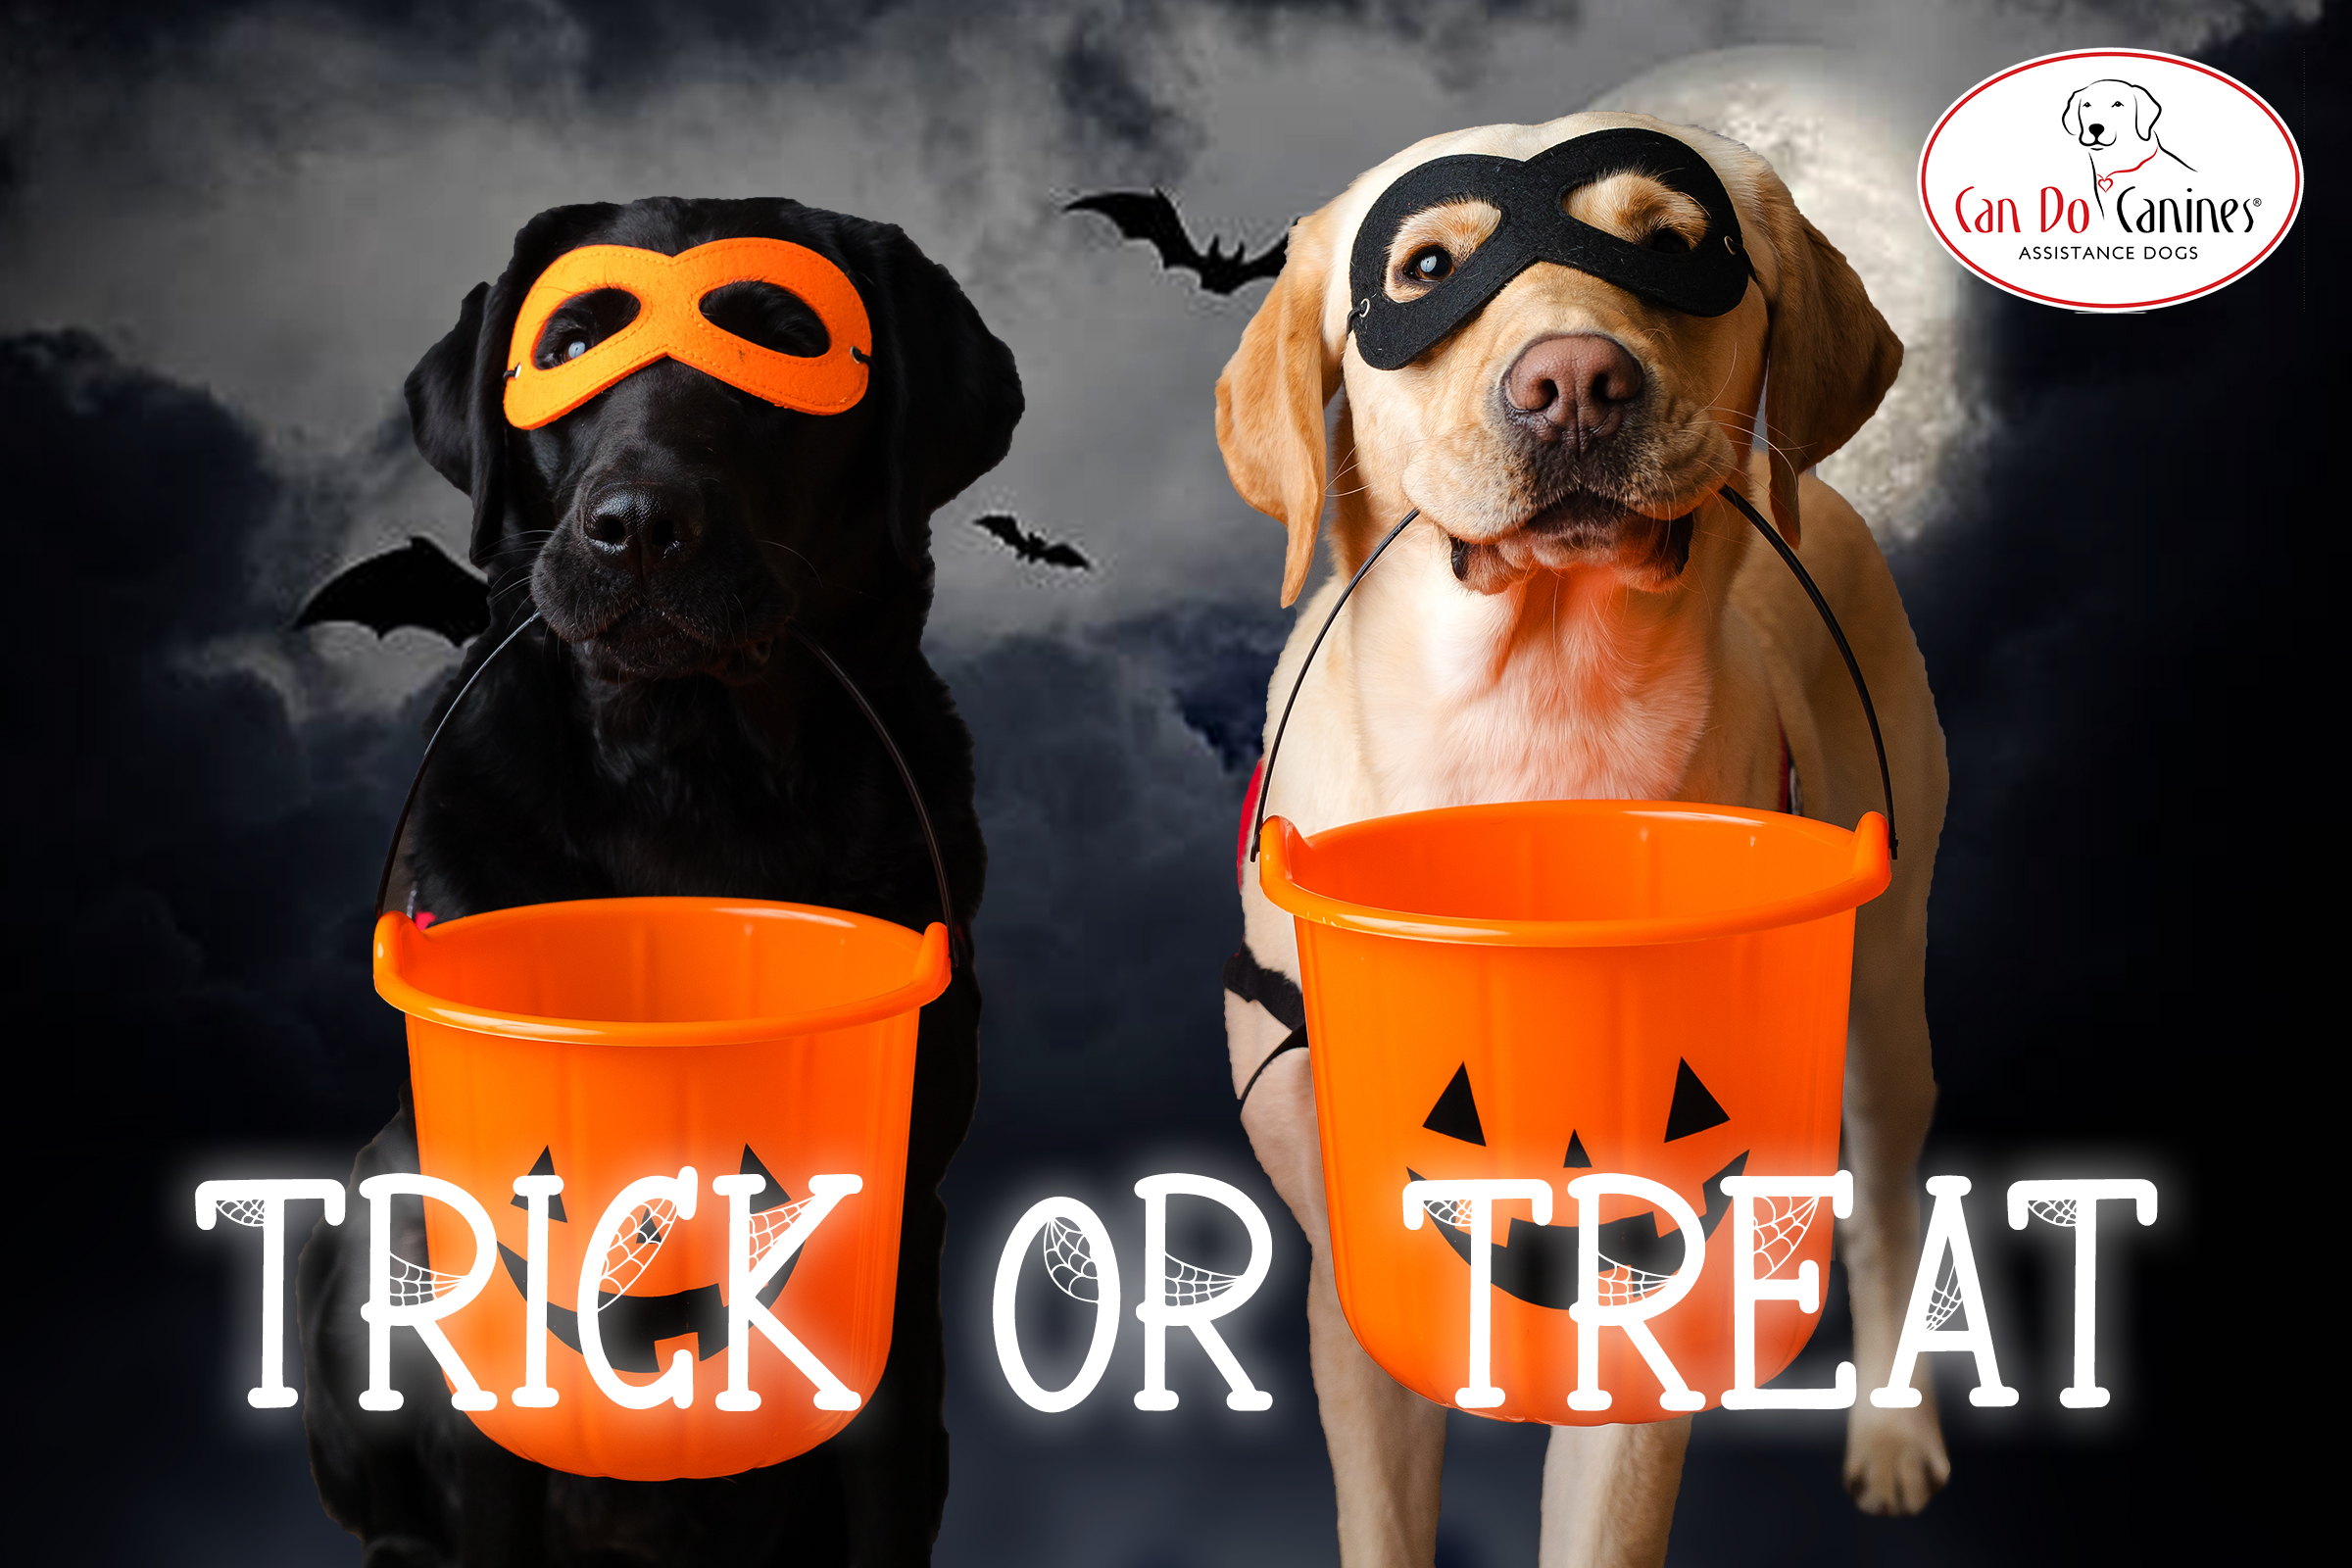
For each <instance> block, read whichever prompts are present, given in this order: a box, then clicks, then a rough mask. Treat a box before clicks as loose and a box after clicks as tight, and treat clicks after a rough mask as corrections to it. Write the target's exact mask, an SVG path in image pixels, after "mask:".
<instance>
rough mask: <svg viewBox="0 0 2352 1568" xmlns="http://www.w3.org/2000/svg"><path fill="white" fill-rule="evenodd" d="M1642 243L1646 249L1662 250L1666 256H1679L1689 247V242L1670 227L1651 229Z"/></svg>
mask: <svg viewBox="0 0 2352 1568" xmlns="http://www.w3.org/2000/svg"><path fill="white" fill-rule="evenodd" d="M1642 245H1643V246H1644V247H1645V248H1646V249H1649V250H1653V251H1659V252H1663V253H1664V254H1665V255H1668V256H1681V255H1683V254H1684V253H1685V252H1687V251H1689V250H1690V249H1691V242H1690V241H1689V240H1688V239H1685V238H1684V237H1683V236H1682V234H1681V233H1679V232H1677V231H1676V230H1674V229H1671V228H1655V229H1652V230H1650V234H1649V238H1647V239H1645V240H1643V241H1642Z"/></svg>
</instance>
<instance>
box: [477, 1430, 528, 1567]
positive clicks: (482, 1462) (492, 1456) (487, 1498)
mask: <svg viewBox="0 0 2352 1568" xmlns="http://www.w3.org/2000/svg"><path fill="white" fill-rule="evenodd" d="M456 1427H457V1442H458V1498H459V1502H458V1562H459V1563H460V1565H461V1568H538V1564H540V1563H542V1562H544V1561H546V1559H547V1547H546V1544H547V1467H546V1466H545V1465H539V1464H533V1463H532V1462H531V1461H530V1460H528V1459H524V1458H519V1457H517V1456H516V1455H515V1454H512V1453H509V1452H508V1451H507V1450H506V1449H504V1448H502V1447H500V1446H498V1445H497V1444H495V1443H493V1442H491V1441H490V1440H489V1439H488V1438H486V1437H484V1436H483V1435H482V1432H481V1429H480V1428H479V1427H476V1426H475V1425H474V1424H473V1423H472V1422H470V1421H459V1422H458V1423H456Z"/></svg>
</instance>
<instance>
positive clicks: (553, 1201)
mask: <svg viewBox="0 0 2352 1568" xmlns="http://www.w3.org/2000/svg"><path fill="white" fill-rule="evenodd" d="M555 1173H556V1152H555V1150H553V1149H551V1148H548V1147H545V1146H542V1147H541V1148H540V1151H539V1157H538V1159H537V1160H535V1161H534V1162H533V1163H532V1165H531V1169H530V1174H532V1175H533V1176H553V1175H554V1174H555ZM508 1201H509V1202H511V1203H513V1204H514V1205H515V1207H516V1208H528V1207H530V1206H531V1205H530V1204H528V1203H526V1202H524V1201H522V1195H521V1194H520V1193H516V1194H515V1196H514V1197H513V1198H511V1199H509V1200H508ZM547 1217H548V1218H549V1219H563V1218H564V1195H563V1194H562V1193H550V1194H548V1195H547ZM565 1223H566V1224H568V1223H570V1222H569V1221H567V1220H566V1221H565Z"/></svg>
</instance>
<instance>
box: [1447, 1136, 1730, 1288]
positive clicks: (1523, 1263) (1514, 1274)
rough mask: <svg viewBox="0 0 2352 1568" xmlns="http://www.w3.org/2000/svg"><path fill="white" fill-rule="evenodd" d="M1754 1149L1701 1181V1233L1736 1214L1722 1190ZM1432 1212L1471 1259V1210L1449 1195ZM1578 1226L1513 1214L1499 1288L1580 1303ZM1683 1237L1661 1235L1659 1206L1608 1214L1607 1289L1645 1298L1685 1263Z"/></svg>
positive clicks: (1498, 1258)
mask: <svg viewBox="0 0 2352 1568" xmlns="http://www.w3.org/2000/svg"><path fill="white" fill-rule="evenodd" d="M1747 1156H1748V1151H1746V1150H1741V1151H1740V1152H1739V1153H1738V1154H1736V1155H1734V1156H1733V1158H1732V1160H1731V1162H1730V1163H1729V1164H1727V1165H1725V1166H1724V1167H1723V1169H1721V1170H1719V1171H1717V1172H1716V1173H1715V1174H1714V1175H1712V1176H1710V1177H1708V1178H1707V1179H1706V1181H1705V1182H1704V1183H1702V1184H1701V1190H1702V1191H1703V1192H1704V1193H1705V1194H1706V1200H1707V1206H1706V1209H1705V1211H1704V1212H1703V1213H1702V1214H1701V1215H1700V1216H1699V1230H1700V1233H1701V1240H1702V1241H1703V1240H1704V1239H1705V1238H1707V1237H1711V1236H1713V1235H1714V1234H1715V1227H1716V1226H1718V1225H1720V1224H1721V1223H1723V1216H1724V1215H1726V1214H1728V1213H1730V1212H1731V1209H1732V1201H1731V1198H1730V1197H1729V1195H1727V1194H1726V1193H1725V1192H1724V1191H1723V1178H1724V1177H1726V1176H1737V1175H1739V1174H1740V1172H1742V1171H1744V1170H1745V1169H1746V1168H1747ZM1405 1177H1406V1179H1407V1180H1410V1181H1416V1182H1417V1181H1420V1180H1422V1179H1423V1178H1422V1176H1421V1174H1420V1172H1418V1171H1416V1170H1414V1169H1413V1168H1412V1167H1411V1166H1409V1165H1408V1166H1406V1167H1405ZM1422 1206H1423V1207H1424V1208H1426V1209H1428V1210H1429V1215H1430V1218H1432V1219H1434V1220H1436V1221H1437V1222H1438V1223H1437V1224H1436V1225H1435V1226H1433V1227H1432V1229H1434V1230H1436V1231H1437V1233H1438V1234H1439V1235H1440V1236H1443V1237H1444V1238H1446V1246H1448V1247H1450V1248H1452V1249H1453V1250H1454V1255H1456V1256H1457V1257H1459V1258H1461V1260H1462V1261H1463V1262H1465V1263H1467V1262H1468V1261H1469V1260H1470V1237H1469V1234H1468V1232H1467V1231H1465V1230H1464V1229H1463V1228H1462V1224H1463V1223H1464V1222H1466V1220H1467V1218H1468V1216H1467V1214H1465V1213H1462V1212H1461V1211H1460V1209H1459V1208H1457V1205H1455V1204H1452V1203H1445V1202H1433V1203H1424V1204H1423V1205H1422ZM1577 1230H1578V1228H1577V1227H1576V1226H1574V1225H1538V1224H1537V1223H1536V1222H1535V1221H1533V1220H1529V1219H1517V1218H1514V1219H1513V1220H1512V1221H1511V1225H1510V1230H1509V1232H1508V1233H1507V1236H1506V1238H1505V1240H1504V1241H1503V1242H1502V1243H1501V1244H1499V1245H1497V1246H1495V1247H1493V1248H1492V1249H1491V1250H1489V1253H1488V1257H1489V1261H1490V1263H1491V1265H1492V1267H1493V1269H1494V1276H1493V1278H1494V1283H1495V1289H1496V1290H1498V1291H1501V1292H1503V1293H1504V1294H1505V1295H1507V1296H1512V1297H1515V1298H1517V1299H1520V1300H1522V1301H1525V1302H1527V1303H1528V1304H1529V1305H1530V1306H1546V1307H1551V1308H1554V1309H1556V1310H1558V1311H1563V1312H1564V1311H1566V1310H1567V1309H1568V1308H1569V1307H1571V1306H1573V1305H1575V1304H1576V1294H1577V1278H1576V1271H1577V1258H1576V1251H1577V1242H1578V1240H1579V1238H1578V1234H1577ZM1683 1246H1684V1243H1683V1237H1682V1233H1681V1232H1680V1231H1679V1230H1676V1231H1668V1232H1666V1233H1665V1234H1664V1235H1660V1234H1659V1231H1658V1216H1657V1212H1656V1210H1654V1209H1653V1210H1650V1211H1649V1212H1647V1213H1642V1214H1631V1215H1628V1216H1627V1217H1626V1218H1624V1219H1615V1220H1609V1221H1607V1222H1606V1223H1604V1224H1603V1225H1602V1226H1601V1227H1600V1261H1601V1270H1600V1274H1601V1286H1602V1290H1603V1292H1604V1294H1606V1295H1607V1296H1608V1297H1609V1298H1610V1299H1614V1300H1639V1299H1642V1297H1644V1296H1647V1295H1649V1294H1650V1292H1652V1291H1654V1290H1656V1289H1658V1288H1659V1287H1660V1286H1662V1285H1664V1284H1665V1283H1666V1281H1667V1280H1668V1279H1669V1278H1671V1277H1672V1275H1673V1274H1674V1271H1675V1270H1676V1269H1677V1268H1679V1267H1681V1266H1682V1261H1683Z"/></svg>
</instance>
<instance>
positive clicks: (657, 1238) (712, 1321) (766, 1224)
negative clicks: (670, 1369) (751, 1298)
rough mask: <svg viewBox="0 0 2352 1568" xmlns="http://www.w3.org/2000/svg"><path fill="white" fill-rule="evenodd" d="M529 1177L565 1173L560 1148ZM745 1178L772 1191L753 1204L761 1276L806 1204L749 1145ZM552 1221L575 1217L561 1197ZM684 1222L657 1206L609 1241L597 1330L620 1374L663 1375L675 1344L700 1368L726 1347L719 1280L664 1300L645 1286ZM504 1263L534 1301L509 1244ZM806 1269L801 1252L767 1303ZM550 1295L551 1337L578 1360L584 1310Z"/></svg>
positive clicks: (767, 1288) (526, 1272)
mask: <svg viewBox="0 0 2352 1568" xmlns="http://www.w3.org/2000/svg"><path fill="white" fill-rule="evenodd" d="M530 1174H531V1175H533V1176H552V1175H557V1174H560V1173H559V1172H558V1171H557V1170H556V1161H555V1151H554V1150H553V1149H543V1150H541V1151H540V1152H539V1160H538V1163H536V1164H534V1165H533V1166H532V1167H531V1169H530ZM741 1174H743V1175H746V1176H755V1175H756V1176H759V1177H760V1178H762V1179H763V1180H764V1181H765V1182H766V1184H767V1185H766V1186H765V1187H764V1188H763V1189H761V1190H760V1192H759V1193H758V1194H757V1195H755V1196H754V1197H753V1198H752V1200H751V1213H752V1247H751V1261H752V1266H753V1267H754V1268H755V1269H757V1268H758V1267H759V1265H760V1259H761V1258H762V1257H763V1256H764V1255H765V1253H766V1250H767V1249H768V1248H770V1247H773V1246H775V1245H776V1243H777V1242H778V1241H779V1240H780V1239H781V1237H782V1235H783V1230H784V1226H785V1225H786V1224H788V1223H789V1222H790V1219H791V1217H792V1215H793V1213H794V1211H795V1210H796V1209H798V1208H799V1207H800V1204H799V1202H797V1201H795V1200H794V1197H793V1193H792V1190H791V1189H790V1188H789V1187H786V1186H785V1185H784V1184H783V1183H782V1182H779V1181H778V1180H776V1178H775V1175H774V1173H773V1172H771V1171H770V1170H769V1169H768V1168H767V1166H766V1164H765V1163H764V1162H763V1161H762V1160H761V1159H760V1156H759V1155H758V1154H757V1153H755V1152H753V1151H752V1146H751V1145H749V1144H746V1145H744V1146H743V1166H742V1171H741ZM802 1196H803V1197H804V1198H805V1197H806V1196H807V1195H806V1194H805V1193H804V1194H803V1195H802ZM512 1206H513V1207H515V1208H519V1209H523V1210H524V1211H525V1212H528V1210H529V1206H530V1205H529V1204H527V1203H526V1202H524V1201H523V1200H522V1199H521V1198H520V1197H519V1196H517V1197H515V1199H513V1200H512ZM547 1217H548V1219H549V1220H550V1221H552V1222H554V1223H555V1224H559V1225H562V1224H568V1223H570V1220H571V1211H570V1210H569V1209H567V1208H566V1207H564V1195H563V1194H562V1193H556V1194H553V1195H552V1196H550V1198H549V1199H548V1210H547ZM713 1217H715V1216H713ZM581 1218H582V1219H583V1220H587V1219H591V1218H593V1216H592V1215H591V1214H589V1213H586V1212H583V1213H582V1215H581ZM678 1223H679V1221H678V1218H677V1211H676V1207H675V1205H674V1204H671V1203H669V1202H667V1201H663V1200H661V1199H656V1200H653V1201H649V1202H644V1203H639V1204H638V1205H636V1206H635V1207H634V1208H632V1209H631V1210H630V1211H629V1214H628V1216H627V1218H626V1219H624V1220H623V1222H622V1223H621V1224H620V1226H618V1227H617V1228H616V1229H615V1230H614V1232H613V1235H612V1236H610V1237H607V1238H606V1239H605V1259H604V1271H603V1273H602V1275H601V1277H600V1278H599V1279H598V1281H597V1293H596V1294H597V1329H598V1335H599V1338H600V1339H601V1340H602V1342H603V1344H604V1349H605V1357H606V1359H607V1360H609V1361H610V1362H611V1363H612V1364H613V1370H614V1371H616V1372H642V1373H644V1374H646V1375H647V1376H649V1377H650V1376H652V1375H653V1374H655V1373H658V1372H660V1371H661V1370H662V1366H663V1365H664V1364H665V1362H666V1360H667V1357H666V1356H665V1355H664V1354H663V1353H662V1352H663V1350H664V1348H665V1346H666V1343H669V1342H674V1343H679V1344H684V1343H686V1342H688V1341H691V1342H692V1347H693V1349H694V1354H695V1359H697V1360H698V1361H708V1360H710V1359H711V1357H712V1356H714V1355H716V1354H717V1353H718V1352H719V1351H721V1350H723V1349H725V1348H727V1302H726V1298H725V1296H724V1295H723V1294H722V1293H721V1290H720V1287H719V1282H718V1281H716V1280H712V1281H711V1282H710V1283H709V1284H707V1285H690V1286H688V1287H686V1288H685V1289H684V1290H678V1291H667V1292H661V1293H656V1292H654V1291H652V1290H650V1289H648V1288H647V1287H646V1279H647V1275H648V1271H649V1269H650V1266H651V1265H652V1263H653V1262H654V1260H655V1259H656V1258H657V1257H659V1256H660V1254H661V1251H662V1248H664V1247H665V1246H667V1245H668V1243H669V1239H670V1237H671V1236H673V1235H675V1234H676V1232H677V1227H678ZM498 1260H499V1262H500V1263H502V1264H504V1265H505V1270H506V1276H507V1280H508V1283H510V1284H512V1285H513V1286H514V1287H515V1295H516V1296H517V1297H520V1298H524V1299H527V1298H528V1296H529V1293H530V1262H529V1260H528V1259H526V1258H525V1257H524V1256H523V1255H522V1254H521V1253H520V1252H518V1251H516V1250H515V1249H514V1248H512V1247H509V1246H508V1245H507V1244H506V1243H504V1242H501V1243H500V1244H499V1247H498ZM800 1266H801V1254H800V1252H799V1251H798V1250H796V1251H794V1252H793V1253H792V1254H791V1255H790V1256H789V1257H787V1258H786V1259H785V1260H784V1264H783V1266H782V1267H781V1268H779V1269H778V1270H777V1271H776V1275H775V1277H774V1278H773V1279H771V1280H769V1281H768V1282H767V1283H766V1284H765V1285H763V1286H761V1287H760V1291H759V1300H760V1305H761V1306H765V1307H771V1308H772V1307H773V1306H774V1305H775V1304H776V1298H778V1297H779V1296H782V1295H783V1294H784V1286H785V1284H786V1283H787V1282H788V1281H789V1280H791V1278H792V1271H793V1270H794V1269H796V1268H799V1267H800ZM550 1272H551V1274H552V1273H553V1271H552V1270H551V1271H550ZM558 1277H559V1278H561V1276H558ZM551 1294H552V1296H553V1297H554V1299H550V1300H549V1302H548V1304H547V1332H548V1333H550V1334H552V1335H554V1336H555V1337H556V1339H557V1340H558V1341H559V1342H560V1343H561V1344H563V1345H564V1346H565V1347H567V1348H569V1349H571V1350H572V1351H573V1352H574V1353H577V1352H578V1350H579V1348H580V1314H579V1310H578V1308H576V1307H573V1306H567V1305H565V1304H564V1301H565V1299H568V1298H569V1297H570V1295H571V1293H570V1291H569V1290H567V1289H564V1290H558V1291H556V1292H553V1293H551Z"/></svg>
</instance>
